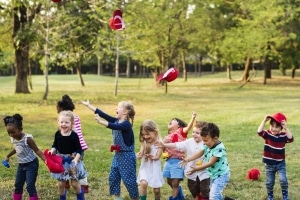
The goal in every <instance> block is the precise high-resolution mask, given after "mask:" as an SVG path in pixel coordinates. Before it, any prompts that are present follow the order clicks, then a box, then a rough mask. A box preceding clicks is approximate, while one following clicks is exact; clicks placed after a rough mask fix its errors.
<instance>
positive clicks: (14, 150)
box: [5, 149, 17, 162]
mask: <svg viewBox="0 0 300 200" xmlns="http://www.w3.org/2000/svg"><path fill="white" fill-rule="evenodd" d="M16 153H17V152H16V149H13V150H11V151H10V152H9V153H8V154H7V156H6V158H5V160H6V161H7V162H9V158H10V157H11V156H13V155H14V154H16Z"/></svg>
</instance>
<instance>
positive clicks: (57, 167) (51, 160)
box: [44, 149, 65, 174]
mask: <svg viewBox="0 0 300 200" xmlns="http://www.w3.org/2000/svg"><path fill="white" fill-rule="evenodd" d="M44 155H45V157H46V164H47V167H48V169H49V171H50V172H52V173H56V174H57V173H62V172H64V171H65V170H64V167H63V164H62V157H61V156H57V155H52V154H50V153H49V150H48V149H45V151H44Z"/></svg>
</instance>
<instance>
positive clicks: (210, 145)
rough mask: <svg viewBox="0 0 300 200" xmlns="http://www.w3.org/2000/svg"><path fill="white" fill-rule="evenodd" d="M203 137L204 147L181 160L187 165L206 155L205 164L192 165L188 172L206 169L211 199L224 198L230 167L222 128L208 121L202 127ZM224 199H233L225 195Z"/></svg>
mask: <svg viewBox="0 0 300 200" xmlns="http://www.w3.org/2000/svg"><path fill="white" fill-rule="evenodd" d="M200 134H201V137H202V141H203V143H204V145H203V148H202V149H200V150H199V151H198V152H196V153H195V154H193V155H192V156H189V157H187V158H185V159H183V161H182V162H181V164H182V165H183V166H185V165H186V164H187V163H188V162H190V161H192V160H195V159H197V158H200V157H202V156H204V160H203V164H202V165H199V166H191V168H190V170H189V171H188V172H187V174H193V173H194V172H196V171H199V170H203V169H206V171H207V173H208V175H209V176H210V192H209V199H214V200H223V195H222V191H223V190H224V188H225V186H226V185H227V183H228V182H229V178H230V169H229V164H228V161H227V155H226V149H225V146H224V144H223V143H222V142H221V141H219V136H220V130H219V128H218V126H217V125H215V124H214V123H207V124H206V125H205V126H203V127H202V130H201V133H200ZM224 200H233V199H232V198H230V197H227V196H225V198H224Z"/></svg>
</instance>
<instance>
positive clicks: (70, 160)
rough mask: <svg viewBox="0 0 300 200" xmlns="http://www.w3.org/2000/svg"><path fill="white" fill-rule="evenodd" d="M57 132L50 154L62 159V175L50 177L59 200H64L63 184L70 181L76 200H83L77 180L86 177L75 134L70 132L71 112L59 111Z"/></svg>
mask: <svg viewBox="0 0 300 200" xmlns="http://www.w3.org/2000/svg"><path fill="white" fill-rule="evenodd" d="M57 122H58V126H59V130H58V131H57V132H56V133H55V137H54V142H53V145H52V148H51V150H50V154H57V155H60V156H62V158H63V167H64V169H65V171H64V172H63V173H58V174H56V173H51V177H53V178H55V179H56V180H57V182H58V191H59V199H60V200H66V192H65V184H66V181H69V180H71V185H72V187H73V188H74V190H75V192H76V195H77V200H84V192H83V191H82V190H81V187H80V183H79V180H80V179H83V178H85V177H86V176H87V174H86V170H85V167H84V163H83V161H82V160H81V154H82V151H83V150H82V148H81V145H80V141H79V138H78V135H77V133H75V132H74V131H73V130H72V127H73V125H74V115H73V113H72V112H71V111H61V112H60V113H59V116H58V120H57Z"/></svg>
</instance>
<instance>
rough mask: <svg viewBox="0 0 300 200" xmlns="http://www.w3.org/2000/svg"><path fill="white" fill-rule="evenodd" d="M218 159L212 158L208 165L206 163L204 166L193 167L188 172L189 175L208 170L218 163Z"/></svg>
mask: <svg viewBox="0 0 300 200" xmlns="http://www.w3.org/2000/svg"><path fill="white" fill-rule="evenodd" d="M218 159H219V158H218V157H215V156H212V157H211V158H210V160H209V162H207V163H204V164H202V165H200V166H191V170H190V171H188V172H187V174H189V175H190V174H192V173H194V172H196V171H199V170H203V169H206V168H208V167H210V166H213V165H214V164H215V163H216V162H217V161H218Z"/></svg>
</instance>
